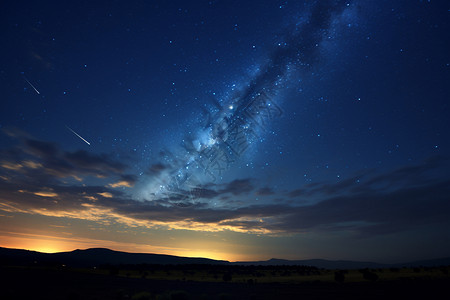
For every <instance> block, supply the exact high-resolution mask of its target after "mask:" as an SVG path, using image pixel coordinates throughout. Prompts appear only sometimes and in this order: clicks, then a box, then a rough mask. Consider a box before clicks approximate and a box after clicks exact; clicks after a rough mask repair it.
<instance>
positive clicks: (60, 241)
mask: <svg viewBox="0 0 450 300" xmlns="http://www.w3.org/2000/svg"><path fill="white" fill-rule="evenodd" d="M0 238H1V240H2V242H1V243H0V247H4V248H10V249H24V250H29V251H37V252H42V253H57V252H71V251H74V250H77V249H82V250H84V249H89V248H107V249H110V250H114V251H121V252H128V253H147V254H161V255H173V256H180V257H190V258H208V259H214V260H225V261H230V262H233V261H243V260H249V258H250V257H248V256H246V255H236V254H234V253H224V252H215V251H208V250H202V249H185V248H163V247H155V246H151V245H140V244H132V243H119V242H113V241H102V240H88V239H80V240H77V239H70V238H61V237H54V236H45V235H31V234H23V235H22V236H4V235H0ZM251 260H254V258H252V259H251ZM258 260H259V259H258Z"/></svg>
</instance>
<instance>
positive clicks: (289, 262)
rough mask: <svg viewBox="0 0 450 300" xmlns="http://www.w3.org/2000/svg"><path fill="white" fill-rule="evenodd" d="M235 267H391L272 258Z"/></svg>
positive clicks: (385, 265)
mask: <svg viewBox="0 0 450 300" xmlns="http://www.w3.org/2000/svg"><path fill="white" fill-rule="evenodd" d="M233 264H237V265H263V266H279V265H288V266H292V265H302V266H313V267H317V268H323V269H363V268H389V267H391V265H387V264H379V263H374V262H360V261H350V260H326V259H307V260H285V259H276V258H272V259H269V260H265V261H243V262H234V263H233Z"/></svg>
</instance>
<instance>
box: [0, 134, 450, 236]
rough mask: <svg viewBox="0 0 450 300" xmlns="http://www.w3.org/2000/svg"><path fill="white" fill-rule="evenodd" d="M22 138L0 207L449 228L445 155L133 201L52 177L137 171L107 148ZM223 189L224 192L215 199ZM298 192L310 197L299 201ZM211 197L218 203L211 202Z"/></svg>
mask: <svg viewBox="0 0 450 300" xmlns="http://www.w3.org/2000/svg"><path fill="white" fill-rule="evenodd" d="M25 145H26V148H25V150H23V151H22V152H20V151H19V152H17V151H16V152H14V153H13V155H11V157H7V156H4V158H3V159H2V167H1V168H0V172H1V174H0V175H2V176H1V177H0V209H2V208H3V209H5V207H6V208H8V209H11V208H16V209H17V210H18V211H24V212H26V211H36V210H38V211H45V212H46V213H51V212H61V211H67V212H76V211H86V212H87V211H89V209H90V207H92V206H95V207H97V208H103V209H104V211H110V212H111V213H113V214H114V215H121V216H124V217H126V218H128V220H133V219H134V220H140V221H148V222H150V223H151V222H152V221H158V222H178V221H185V222H196V223H200V224H211V225H213V226H232V227H235V228H238V229H239V230H248V231H251V232H263V231H266V232H283V233H294V232H304V231H317V230H325V231H340V230H345V231H351V232H354V233H356V234H357V235H358V236H360V237H367V236H371V235H380V234H389V233H395V232H399V231H405V230H409V229H412V228H417V227H420V226H440V228H450V227H449V226H448V225H449V222H450V175H449V173H448V167H449V160H448V159H446V158H444V157H433V158H431V159H428V160H426V161H424V162H423V163H421V164H417V165H409V166H405V167H402V168H398V169H395V170H392V171H390V172H385V173H376V172H375V171H373V170H371V171H365V172H361V173H360V174H359V175H358V176H354V177H352V178H349V179H346V180H342V181H340V182H336V183H314V184H308V185H304V186H301V187H299V188H297V189H293V190H292V191H290V192H288V193H285V195H284V196H286V197H287V198H286V199H282V198H280V196H283V195H277V194H276V193H275V192H274V191H273V189H272V188H271V187H267V186H266V187H258V186H256V184H255V182H254V180H252V179H249V178H246V179H238V180H234V181H231V182H229V183H226V184H215V183H210V184H206V185H202V186H197V187H194V188H193V189H191V190H189V191H187V190H186V191H185V190H181V189H180V190H177V191H176V192H171V193H169V194H167V195H161V197H160V198H159V199H153V200H152V201H136V200H133V199H131V197H130V196H129V195H128V194H126V193H125V192H123V191H120V190H118V189H115V186H114V184H109V185H105V186H99V185H95V186H89V185H82V184H81V183H79V182H77V181H76V180H75V181H73V184H72V185H71V184H70V183H68V182H67V181H64V182H63V181H62V180H51V179H55V178H56V179H59V178H60V176H62V175H65V176H79V175H91V174H97V175H102V174H108V175H109V178H114V180H113V181H112V182H113V183H115V184H117V186H128V185H130V186H131V185H133V184H134V183H135V182H136V181H137V178H136V177H135V176H133V175H129V174H123V173H120V172H123V170H125V169H126V166H125V165H124V164H123V163H118V162H116V161H114V160H113V159H112V158H111V157H109V156H107V155H93V154H90V153H87V152H83V151H77V152H63V151H61V150H59V149H58V147H57V146H56V145H53V144H49V143H45V142H39V141H36V140H26V143H25ZM3 153H4V154H5V153H7V152H3ZM30 153H31V156H30ZM50 154H51V155H50ZM13 158H14V159H15V160H13ZM30 161H33V163H32V162H30ZM8 163H9V164H8ZM105 170H107V171H108V172H110V173H108V172H105ZM253 191H254V192H255V194H256V195H261V196H262V195H275V196H277V199H279V201H276V202H274V203H275V204H263V205H255V204H254V202H248V201H246V200H248V197H249V195H248V194H250V193H251V192H253ZM155 197H156V196H155ZM224 197H229V199H227V200H226V201H225V200H221V199H223V198H224ZM297 197H302V198H311V199H314V200H310V201H306V202H305V201H303V200H302V201H300V200H299V199H297ZM221 201H222V202H221ZM212 202H219V203H221V205H219V206H214V205H210V203H212ZM231 202H232V203H234V204H235V205H231V204H230V203H231ZM246 203H248V204H246Z"/></svg>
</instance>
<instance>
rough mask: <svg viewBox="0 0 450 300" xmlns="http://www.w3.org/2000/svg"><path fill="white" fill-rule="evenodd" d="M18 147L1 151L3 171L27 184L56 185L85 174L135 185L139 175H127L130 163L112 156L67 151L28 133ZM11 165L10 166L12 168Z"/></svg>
mask: <svg viewBox="0 0 450 300" xmlns="http://www.w3.org/2000/svg"><path fill="white" fill-rule="evenodd" d="M19 140H20V144H19V146H18V147H15V148H11V149H6V150H5V149H3V150H1V153H2V159H1V161H0V163H1V164H2V166H3V168H1V169H0V172H2V173H4V174H6V175H8V176H12V177H13V178H15V180H16V181H18V182H20V181H21V182H22V183H23V184H25V185H26V184H27V182H28V183H30V182H32V183H38V184H45V183H49V184H54V183H55V181H58V180H61V179H62V178H67V177H74V178H77V180H81V179H82V177H84V176H88V175H90V176H95V177H98V178H111V179H112V180H122V181H125V182H128V183H129V184H130V185H133V184H134V183H135V182H136V180H137V178H136V177H135V176H134V175H129V174H125V173H124V172H125V171H126V169H127V166H126V165H125V164H124V163H123V162H118V161H117V160H115V159H114V158H113V156H111V155H107V154H93V153H89V152H87V151H83V150H79V151H75V152H66V151H63V150H61V149H60V148H59V147H58V145H57V144H54V143H49V142H45V141H40V140H36V139H32V138H29V137H27V136H23V135H22V136H20V137H19ZM8 166H9V167H8Z"/></svg>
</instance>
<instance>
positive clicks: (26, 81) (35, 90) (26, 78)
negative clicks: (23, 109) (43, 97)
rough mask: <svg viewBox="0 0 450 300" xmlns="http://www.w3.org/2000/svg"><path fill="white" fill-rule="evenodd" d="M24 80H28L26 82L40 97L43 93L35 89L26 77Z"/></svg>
mask: <svg viewBox="0 0 450 300" xmlns="http://www.w3.org/2000/svg"><path fill="white" fill-rule="evenodd" d="M23 79H25V80H26V82H28V84H29V85H30V86H31V87H32V88H33V89H34V90H35V92H36V93H37V94H38V95H40V94H41V93H39V91H38V90H37V89H36V88H35V87H34V85H32V84H31V82H30V81H29V80H28V79H27V78H26V77H25V76H24V77H23Z"/></svg>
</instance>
